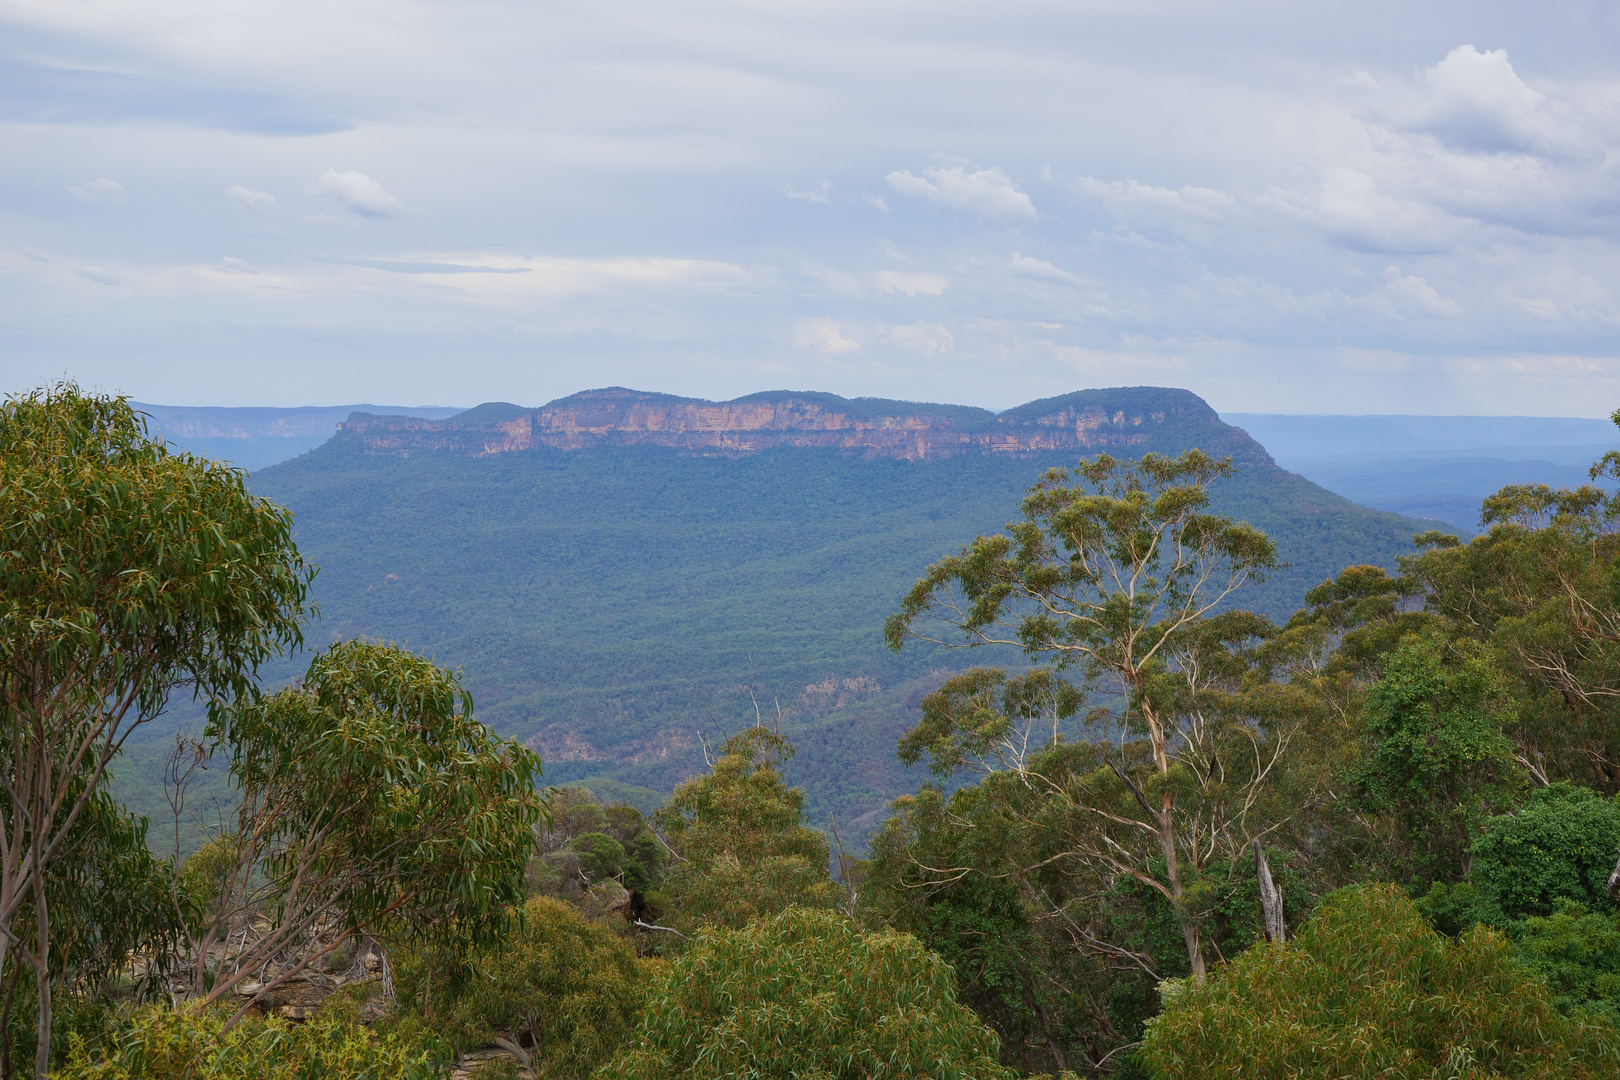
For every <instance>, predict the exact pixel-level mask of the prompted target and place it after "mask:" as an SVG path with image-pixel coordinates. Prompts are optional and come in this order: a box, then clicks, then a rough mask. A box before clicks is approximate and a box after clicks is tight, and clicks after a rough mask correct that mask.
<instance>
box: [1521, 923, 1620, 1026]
mask: <svg viewBox="0 0 1620 1080" xmlns="http://www.w3.org/2000/svg"><path fill="white" fill-rule="evenodd" d="M1509 934H1510V936H1511V937H1512V938H1513V944H1514V947H1515V948H1514V956H1515V957H1517V958H1518V961H1519V962H1520V963H1521V964H1523V965H1524V966H1525V967H1527V968H1529V969H1530V971H1531V972H1532V973H1534V974H1535V975H1536V977H1538V978H1539V979H1541V981H1542V982H1544V983H1546V984H1547V989H1548V990H1549V991H1550V992H1551V994H1552V999H1553V1007H1554V1008H1556V1009H1557V1010H1558V1011H1559V1012H1560V1013H1562V1014H1563V1015H1565V1016H1574V1015H1576V1014H1577V1013H1591V1014H1596V1015H1601V1016H1604V1017H1606V1018H1607V1019H1608V1020H1609V1021H1610V1022H1611V1023H1617V1024H1620V915H1617V914H1616V913H1615V912H1612V911H1610V912H1601V913H1597V912H1590V911H1587V910H1586V909H1585V908H1583V907H1582V906H1581V905H1579V904H1576V903H1573V902H1571V901H1568V900H1566V901H1564V902H1563V903H1562V904H1561V905H1560V906H1559V909H1558V910H1557V911H1555V912H1553V913H1552V914H1551V915H1548V916H1546V917H1541V916H1531V917H1530V918H1528V919H1526V920H1524V921H1523V922H1522V923H1519V924H1517V925H1515V926H1514V927H1513V928H1512V929H1511V930H1510V931H1509Z"/></svg>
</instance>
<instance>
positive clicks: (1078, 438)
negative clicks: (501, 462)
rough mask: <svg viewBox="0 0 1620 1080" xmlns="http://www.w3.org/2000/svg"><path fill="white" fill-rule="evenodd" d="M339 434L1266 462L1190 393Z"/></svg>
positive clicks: (408, 439) (727, 405)
mask: <svg viewBox="0 0 1620 1080" xmlns="http://www.w3.org/2000/svg"><path fill="white" fill-rule="evenodd" d="M338 439H339V440H340V441H342V442H346V443H349V444H350V445H351V446H357V447H358V448H359V449H361V450H362V452H364V453H368V454H382V455H392V456H410V455H413V454H423V453H450V454H457V455H465V456H469V457H487V456H490V455H493V454H505V453H513V452H520V451H526V450H539V449H544V448H551V449H558V450H583V449H587V448H590V447H594V446H604V445H605V446H665V447H670V448H672V449H675V450H678V451H682V452H685V453H692V454H702V455H723V456H734V455H742V454H751V453H756V452H758V451H761V450H769V449H775V448H779V447H803V448H820V449H838V450H844V451H850V452H856V453H860V454H862V455H863V456H866V457H889V458H899V459H903V460H922V459H927V458H939V457H949V456H954V455H962V454H1013V455H1025V454H1036V453H1047V452H1050V451H1054V450H1058V451H1061V450H1082V451H1087V452H1092V453H1095V452H1099V451H1111V452H1114V453H1118V454H1122V455H1125V456H1129V457H1139V456H1141V455H1142V454H1144V453H1147V452H1149V451H1158V452H1161V453H1179V452H1180V451H1182V450H1184V449H1186V448H1188V447H1191V446H1198V447H1201V448H1203V449H1204V450H1206V451H1207V452H1209V453H1212V454H1216V455H1218V456H1228V455H1230V456H1231V457H1232V458H1233V460H1234V461H1236V462H1237V463H1239V464H1245V465H1271V464H1273V462H1272V460H1271V455H1270V454H1268V453H1267V452H1266V450H1265V448H1264V447H1262V446H1261V445H1260V444H1259V443H1257V442H1255V441H1254V440H1253V439H1252V438H1250V437H1249V436H1248V435H1247V434H1246V433H1245V432H1244V431H1242V430H1241V429H1239V428H1234V427H1232V426H1230V425H1228V424H1226V423H1223V422H1222V421H1221V419H1220V417H1219V416H1218V415H1217V414H1216V412H1215V410H1214V409H1212V408H1210V407H1209V405H1208V404H1206V403H1205V402H1204V400H1203V399H1202V398H1200V397H1198V395H1196V394H1193V393H1191V392H1190V391H1187V390H1178V389H1171V388H1167V387H1157V386H1134V387H1117V388H1113V389H1106V390H1081V391H1077V392H1075V393H1072V394H1064V395H1062V396H1061V397H1052V398H1043V399H1041V400H1039V401H1032V402H1029V403H1028V404H1026V405H1020V406H1018V407H1017V408H1014V409H1008V410H1007V411H1006V412H1003V413H999V414H998V413H992V412H990V411H989V410H988V409H977V408H972V407H970V406H964V405H933V404H921V403H917V402H911V401H892V400H888V399H884V398H842V397H839V396H837V395H836V394H823V393H814V392H800V391H787V390H773V391H766V392H764V393H759V394H750V395H748V396H747V397H740V398H736V399H734V400H731V401H705V400H702V399H699V398H683V397H675V396H672V395H669V394H655V393H648V392H646V391H641V390H630V389H626V388H624V387H618V386H614V387H607V388H605V389H601V390H587V391H584V392H583V393H578V394H574V395H572V396H570V397H565V398H560V399H558V400H556V401H553V402H551V403H550V404H547V405H542V406H541V407H540V408H537V409H526V408H523V407H521V406H518V405H513V404H510V403H507V402H489V403H486V404H483V405H479V406H478V407H476V408H473V409H468V410H467V411H466V412H463V413H458V414H456V415H455V416H451V417H446V418H443V419H428V418H421V417H405V416H377V415H373V414H370V413H363V412H356V413H354V414H352V415H351V416H350V417H349V418H348V419H347V420H346V421H345V422H344V423H343V425H342V427H341V428H340V430H339V434H338Z"/></svg>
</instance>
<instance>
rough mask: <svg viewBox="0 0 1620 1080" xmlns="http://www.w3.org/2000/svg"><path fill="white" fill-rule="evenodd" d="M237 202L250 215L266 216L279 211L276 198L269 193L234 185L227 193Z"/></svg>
mask: <svg viewBox="0 0 1620 1080" xmlns="http://www.w3.org/2000/svg"><path fill="white" fill-rule="evenodd" d="M225 194H227V195H229V196H230V197H231V198H233V199H235V200H236V204H237V205H238V206H240V207H241V208H242V209H243V210H246V211H247V212H248V213H250V214H258V215H259V216H261V217H262V216H264V215H267V214H273V213H275V212H276V210H277V209H278V205H277V203H276V197H275V196H274V195H272V194H270V193H269V192H268V191H255V190H254V189H252V188H245V187H243V186H242V185H241V184H232V185H231V186H230V187H229V188H228V189H227V190H226V192H225Z"/></svg>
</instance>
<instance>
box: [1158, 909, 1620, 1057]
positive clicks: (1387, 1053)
mask: <svg viewBox="0 0 1620 1080" xmlns="http://www.w3.org/2000/svg"><path fill="white" fill-rule="evenodd" d="M1139 1057H1140V1058H1141V1060H1142V1062H1143V1064H1145V1065H1147V1066H1148V1068H1149V1069H1150V1070H1151V1071H1152V1073H1153V1075H1154V1076H1156V1077H1158V1078H1160V1080H1181V1078H1183V1077H1188V1078H1190V1077H1199V1078H1222V1077H1232V1078H1238V1077H1241V1078H1243V1080H1271V1078H1276V1080H1283V1078H1287V1077H1300V1076H1310V1077H1321V1078H1339V1077H1343V1078H1347V1080H1348V1078H1351V1077H1357V1078H1359V1077H1369V1076H1380V1077H1402V1078H1412V1080H1416V1078H1419V1077H1423V1078H1428V1077H1440V1076H1444V1077H1456V1078H1479V1080H1485V1078H1486V1077H1491V1078H1497V1077H1503V1078H1505V1077H1524V1078H1529V1077H1536V1078H1546V1080H1553V1078H1555V1077H1556V1078H1567V1080H1581V1078H1586V1077H1593V1078H1595V1077H1599V1076H1614V1075H1616V1071H1617V1070H1620V1032H1617V1031H1616V1030H1615V1028H1614V1027H1613V1026H1611V1025H1609V1024H1608V1023H1605V1022H1602V1021H1594V1020H1590V1019H1586V1018H1576V1019H1566V1018H1564V1017H1562V1016H1560V1015H1559V1014H1558V1013H1557V1012H1556V1011H1555V1010H1554V1008H1553V1004H1552V1002H1551V1000H1550V997H1549V995H1548V994H1547V992H1546V990H1545V989H1544V988H1543V987H1542V986H1541V985H1540V983H1538V982H1537V980H1536V979H1535V978H1534V977H1533V976H1532V975H1531V974H1530V973H1528V972H1526V971H1525V970H1524V969H1523V968H1521V967H1520V966H1519V965H1518V964H1516V963H1515V962H1514V961H1513V959H1512V947H1511V946H1510V945H1509V943H1508V941H1507V939H1506V938H1505V937H1503V936H1502V935H1501V934H1500V933H1498V932H1496V931H1493V930H1489V929H1485V928H1477V929H1474V930H1472V931H1469V932H1468V933H1466V934H1464V935H1462V936H1461V937H1460V938H1458V939H1456V940H1452V939H1449V938H1446V937H1445V936H1443V935H1441V934H1438V933H1436V932H1435V931H1434V930H1432V929H1430V928H1429V926H1428V924H1427V923H1425V922H1424V920H1423V918H1422V916H1421V915H1420V914H1419V913H1418V911H1417V909H1416V907H1415V906H1414V905H1413V903H1412V901H1411V900H1410V899H1409V898H1408V897H1407V896H1406V894H1405V893H1404V892H1402V891H1401V890H1399V889H1397V888H1394V887H1391V886H1387V885H1367V886H1360V887H1357V888H1353V889H1344V890H1341V891H1339V892H1337V893H1334V894H1332V895H1330V896H1329V897H1328V898H1327V899H1326V900H1325V901H1324V902H1323V904H1322V907H1321V909H1320V910H1319V911H1318V913H1317V914H1316V916H1315V917H1314V918H1313V919H1312V920H1311V921H1310V922H1309V923H1307V924H1306V926H1305V928H1304V930H1303V931H1302V932H1301V934H1300V935H1299V937H1298V939H1297V940H1295V941H1294V942H1291V943H1288V944H1283V945H1256V946H1254V947H1253V948H1251V949H1249V950H1248V951H1247V952H1245V953H1244V954H1243V955H1242V956H1240V957H1238V958H1237V959H1236V960H1234V961H1233V962H1232V963H1231V964H1229V965H1226V966H1225V967H1223V968H1221V969H1217V971H1216V973H1215V974H1214V975H1213V976H1212V977H1211V978H1210V980H1209V981H1208V982H1207V983H1206V984H1205V985H1203V986H1201V987H1198V986H1191V985H1184V986H1182V987H1181V988H1180V989H1179V991H1178V993H1177V994H1176V995H1175V996H1173V997H1170V998H1169V1000H1168V1001H1167V1003H1166V1008H1165V1011H1164V1013H1163V1014H1162V1015H1160V1016H1159V1017H1158V1018H1156V1019H1155V1020H1153V1021H1150V1023H1149V1030H1148V1035H1147V1038H1146V1039H1145V1041H1144V1045H1143V1047H1142V1051H1141V1053H1140V1055H1139Z"/></svg>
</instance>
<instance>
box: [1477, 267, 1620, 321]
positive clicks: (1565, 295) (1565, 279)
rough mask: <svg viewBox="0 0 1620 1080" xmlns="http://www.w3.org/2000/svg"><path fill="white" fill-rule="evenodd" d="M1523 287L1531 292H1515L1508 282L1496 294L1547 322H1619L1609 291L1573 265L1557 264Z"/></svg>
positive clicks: (1619, 314) (1619, 318)
mask: <svg viewBox="0 0 1620 1080" xmlns="http://www.w3.org/2000/svg"><path fill="white" fill-rule="evenodd" d="M1525 288H1526V290H1527V291H1528V292H1529V293H1530V294H1531V295H1529V296H1519V295H1516V294H1515V291H1514V289H1513V287H1512V286H1511V285H1503V286H1502V287H1501V288H1500V289H1499V290H1497V296H1498V298H1499V299H1501V300H1503V301H1506V302H1507V303H1510V304H1513V305H1515V306H1517V307H1518V308H1519V309H1520V310H1522V311H1524V312H1526V313H1528V314H1530V315H1534V316H1535V317H1536V318H1538V319H1544V320H1546V321H1548V322H1564V321H1580V320H1588V321H1597V322H1600V323H1609V324H1613V323H1617V322H1620V313H1617V312H1616V310H1615V305H1614V299H1613V297H1611V296H1610V295H1609V291H1608V290H1607V289H1605V288H1604V287H1603V286H1602V285H1600V284H1599V283H1598V282H1597V280H1596V279H1595V278H1593V277H1592V275H1590V274H1582V273H1580V272H1578V271H1576V270H1575V269H1574V268H1572V267H1568V266H1560V267H1556V268H1554V269H1553V270H1550V271H1549V272H1547V273H1546V274H1542V275H1540V276H1537V277H1532V278H1531V279H1530V280H1529V281H1528V282H1526V283H1525Z"/></svg>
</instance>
